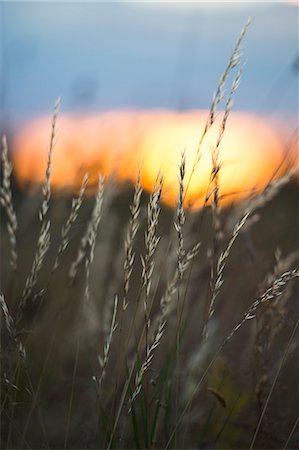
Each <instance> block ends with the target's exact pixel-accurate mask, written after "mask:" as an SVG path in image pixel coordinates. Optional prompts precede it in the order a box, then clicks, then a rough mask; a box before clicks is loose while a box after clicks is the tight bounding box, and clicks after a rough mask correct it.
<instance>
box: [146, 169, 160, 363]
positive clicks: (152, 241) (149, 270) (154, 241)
mask: <svg viewBox="0 0 299 450" xmlns="http://www.w3.org/2000/svg"><path fill="white" fill-rule="evenodd" d="M162 187H163V177H162V176H160V175H158V177H157V181H156V184H155V185H154V187H153V191H152V193H151V195H150V198H149V202H148V207H147V228H146V230H145V256H144V257H143V256H142V255H141V263H142V274H141V280H142V288H143V289H144V301H143V305H144V323H145V353H146V357H145V359H146V360H147V357H148V355H149V351H150V348H149V344H148V338H149V337H148V333H149V327H150V317H149V312H150V310H149V304H148V300H149V295H150V289H151V283H152V276H153V271H154V266H155V263H154V254H155V251H156V249H157V246H158V244H159V241H160V237H159V236H157V229H158V223H159V215H160V211H161V208H160V198H161V193H162Z"/></svg>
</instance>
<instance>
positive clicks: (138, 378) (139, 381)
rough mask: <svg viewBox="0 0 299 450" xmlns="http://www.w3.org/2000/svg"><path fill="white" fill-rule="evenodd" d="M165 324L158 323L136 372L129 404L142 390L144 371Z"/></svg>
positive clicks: (148, 364) (147, 366)
mask: <svg viewBox="0 0 299 450" xmlns="http://www.w3.org/2000/svg"><path fill="white" fill-rule="evenodd" d="M165 325H166V322H160V323H159V327H158V330H157V332H156V334H155V337H154V340H153V342H152V344H151V345H150V346H149V347H148V350H147V355H146V358H145V360H144V362H143V364H142V366H141V368H140V369H139V370H138V371H137V373H136V376H135V389H134V392H133V394H132V395H131V397H130V404H132V403H133V402H134V401H135V399H136V397H137V396H138V394H139V393H140V391H141V388H142V380H143V376H144V374H145V372H146V370H147V369H148V368H149V366H150V364H151V362H152V359H153V357H154V351H155V349H156V348H157V347H158V346H159V344H160V341H161V338H162V336H163V333H164V328H165Z"/></svg>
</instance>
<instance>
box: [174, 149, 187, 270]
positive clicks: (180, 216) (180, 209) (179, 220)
mask: <svg viewBox="0 0 299 450" xmlns="http://www.w3.org/2000/svg"><path fill="white" fill-rule="evenodd" d="M185 172H186V155H185V152H183V153H182V155H181V164H180V176H179V200H178V204H177V209H176V221H175V222H174V227H175V229H176V232H177V235H178V250H177V257H178V262H177V264H178V272H179V278H180V279H182V277H183V260H184V257H185V254H186V251H185V249H184V237H183V227H184V224H185V220H186V216H185V211H184V178H185Z"/></svg>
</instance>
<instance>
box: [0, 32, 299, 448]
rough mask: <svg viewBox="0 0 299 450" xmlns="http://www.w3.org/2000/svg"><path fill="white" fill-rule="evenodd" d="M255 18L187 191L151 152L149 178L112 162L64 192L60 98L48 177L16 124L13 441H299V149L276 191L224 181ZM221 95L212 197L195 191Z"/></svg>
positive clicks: (44, 444) (5, 244)
mask: <svg viewBox="0 0 299 450" xmlns="http://www.w3.org/2000/svg"><path fill="white" fill-rule="evenodd" d="M245 31H246V30H245ZM245 31H244V32H243V34H242V33H241V36H240V40H239V41H237V44H236V47H235V50H234V51H233V53H232V56H231V59H230V60H229V62H228V65H227V67H226V69H225V71H224V72H223V75H222V77H221V78H220V81H219V85H218V87H217V88H216V94H215V96H214V99H213V101H212V104H211V109H210V111H209V114H208V117H207V122H206V129H205V131H204V132H203V134H202V135H201V136H199V145H198V152H197V154H196V159H195V160H194V161H192V170H191V173H188V174H186V160H187V159H188V154H185V153H184V151H182V154H181V160H180V163H179V165H178V167H177V179H178V181H177V203H176V207H175V208H172V207H171V206H169V205H167V204H166V203H165V202H164V201H163V188H164V185H163V173H158V174H156V175H157V178H156V179H153V189H152V191H151V192H148V191H146V190H144V189H143V188H142V169H141V170H140V172H137V173H136V182H135V185H134V184H132V183H129V182H127V183H125V182H122V183H120V182H119V181H118V180H117V179H114V178H113V177H110V178H106V179H105V178H103V177H102V176H101V174H99V178H98V180H97V181H96V183H94V185H93V186H92V187H91V186H90V184H88V178H87V176H86V177H84V178H82V185H81V188H80V190H78V192H76V193H75V194H74V197H73V198H72V196H71V195H70V194H69V193H65V192H63V191H54V190H53V189H52V187H51V171H52V153H53V152H55V146H54V141H55V132H56V126H57V123H59V112H58V109H59V104H57V105H56V107H55V110H54V114H53V119H52V124H49V129H51V138H50V143H49V151H48V161H47V167H46V171H45V178H44V183H43V186H38V187H37V189H33V190H32V192H31V193H30V194H29V193H28V192H26V191H24V190H23V189H21V188H20V185H19V181H18V180H17V179H16V178H15V176H14V170H13V163H12V162H11V160H10V153H9V139H8V140H7V139H6V138H5V137H3V139H2V178H1V205H2V213H1V262H2V264H1V266H2V268H1V285H2V287H1V291H2V293H1V307H2V321H1V325H2V327H1V358H2V360H1V369H2V370H1V372H2V379H1V448H7V449H14V448H24V449H26V448H32V449H41V448H48V449H50V448H51V449H52V448H53V449H61V448H65V449H67V448H69V449H87V448H93V449H102V448H107V449H110V448H116V449H117V448H147V449H149V448H151V449H154V448H158V449H172V448H173V449H185V448H186V449H190V448H194V449H226V448H227V449H240V448H242V449H243V448H244V449H245V448H246V449H249V448H250V449H252V448H265V449H270V448H287V449H295V448H298V447H299V424H298V422H299V417H298V404H299V379H298V374H299V357H298V356H299V347H298V342H299V341H298V335H299V330H298V328H299V317H298V286H299V285H298V276H299V269H298V263H299V247H298V243H299V242H298V207H299V204H298V199H299V195H298V194H299V185H298V174H296V171H295V170H294V167H293V161H292V159H290V158H289V154H288V153H286V157H285V160H284V161H283V163H282V164H281V165H280V167H278V168H277V170H276V172H275V173H273V176H272V177H271V178H270V179H269V180H267V183H266V186H265V187H264V188H263V189H262V190H261V191H260V192H252V193H251V194H250V195H248V197H246V198H244V199H243V200H242V201H235V202H234V201H233V200H232V201H231V202H227V201H225V202H224V199H223V197H222V193H221V170H222V160H221V141H222V137H223V134H225V131H226V127H227V123H229V115H230V112H231V108H232V102H231V101H230V100H231V99H232V97H233V96H234V94H235V91H236V90H237V89H238V88H239V82H240V78H241V75H242V70H243V67H242V65H241V62H240V45H241V41H242V39H243V37H244V33H245ZM236 68H237V70H236ZM234 70H236V73H235V75H234V78H233V83H232V87H231V88H229V87H228V88H227V91H224V87H225V85H226V84H227V78H228V77H229V76H230V75H231V73H232V72H233V71H234ZM221 103H224V112H223V116H222V117H223V118H222V121H221V127H220V130H219V136H218V140H217V143H216V146H215V148H214V149H212V161H213V167H212V171H211V174H210V178H209V183H208V185H207V191H206V196H205V198H204V202H203V206H202V207H201V208H192V207H191V206H190V205H189V204H188V202H186V201H185V200H186V195H187V191H188V187H189V183H190V180H191V178H192V176H193V173H194V172H195V171H196V170H197V169H198V167H199V166H200V163H201V160H200V146H201V143H202V141H203V140H204V139H205V133H206V132H207V131H208V129H209V128H210V127H213V125H214V120H215V114H216V113H217V111H218V108H219V105H220V104H221ZM224 163H225V161H224ZM35 188H36V187H35ZM85 191H88V195H85V194H86V192H85Z"/></svg>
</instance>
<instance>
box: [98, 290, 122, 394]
mask: <svg viewBox="0 0 299 450" xmlns="http://www.w3.org/2000/svg"><path fill="white" fill-rule="evenodd" d="M117 305H118V297H117V295H116V296H115V298H114V306H113V314H112V319H111V325H110V330H109V333H108V335H107V337H106V340H105V344H104V351H103V357H101V356H100V355H98V361H99V364H100V366H101V369H102V373H101V376H100V379H99V380H98V385H99V387H101V386H102V383H103V380H104V378H105V376H106V367H107V363H108V359H109V352H110V348H111V344H112V339H113V334H114V332H115V330H116V328H117V325H118V324H117V322H116V315H117Z"/></svg>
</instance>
